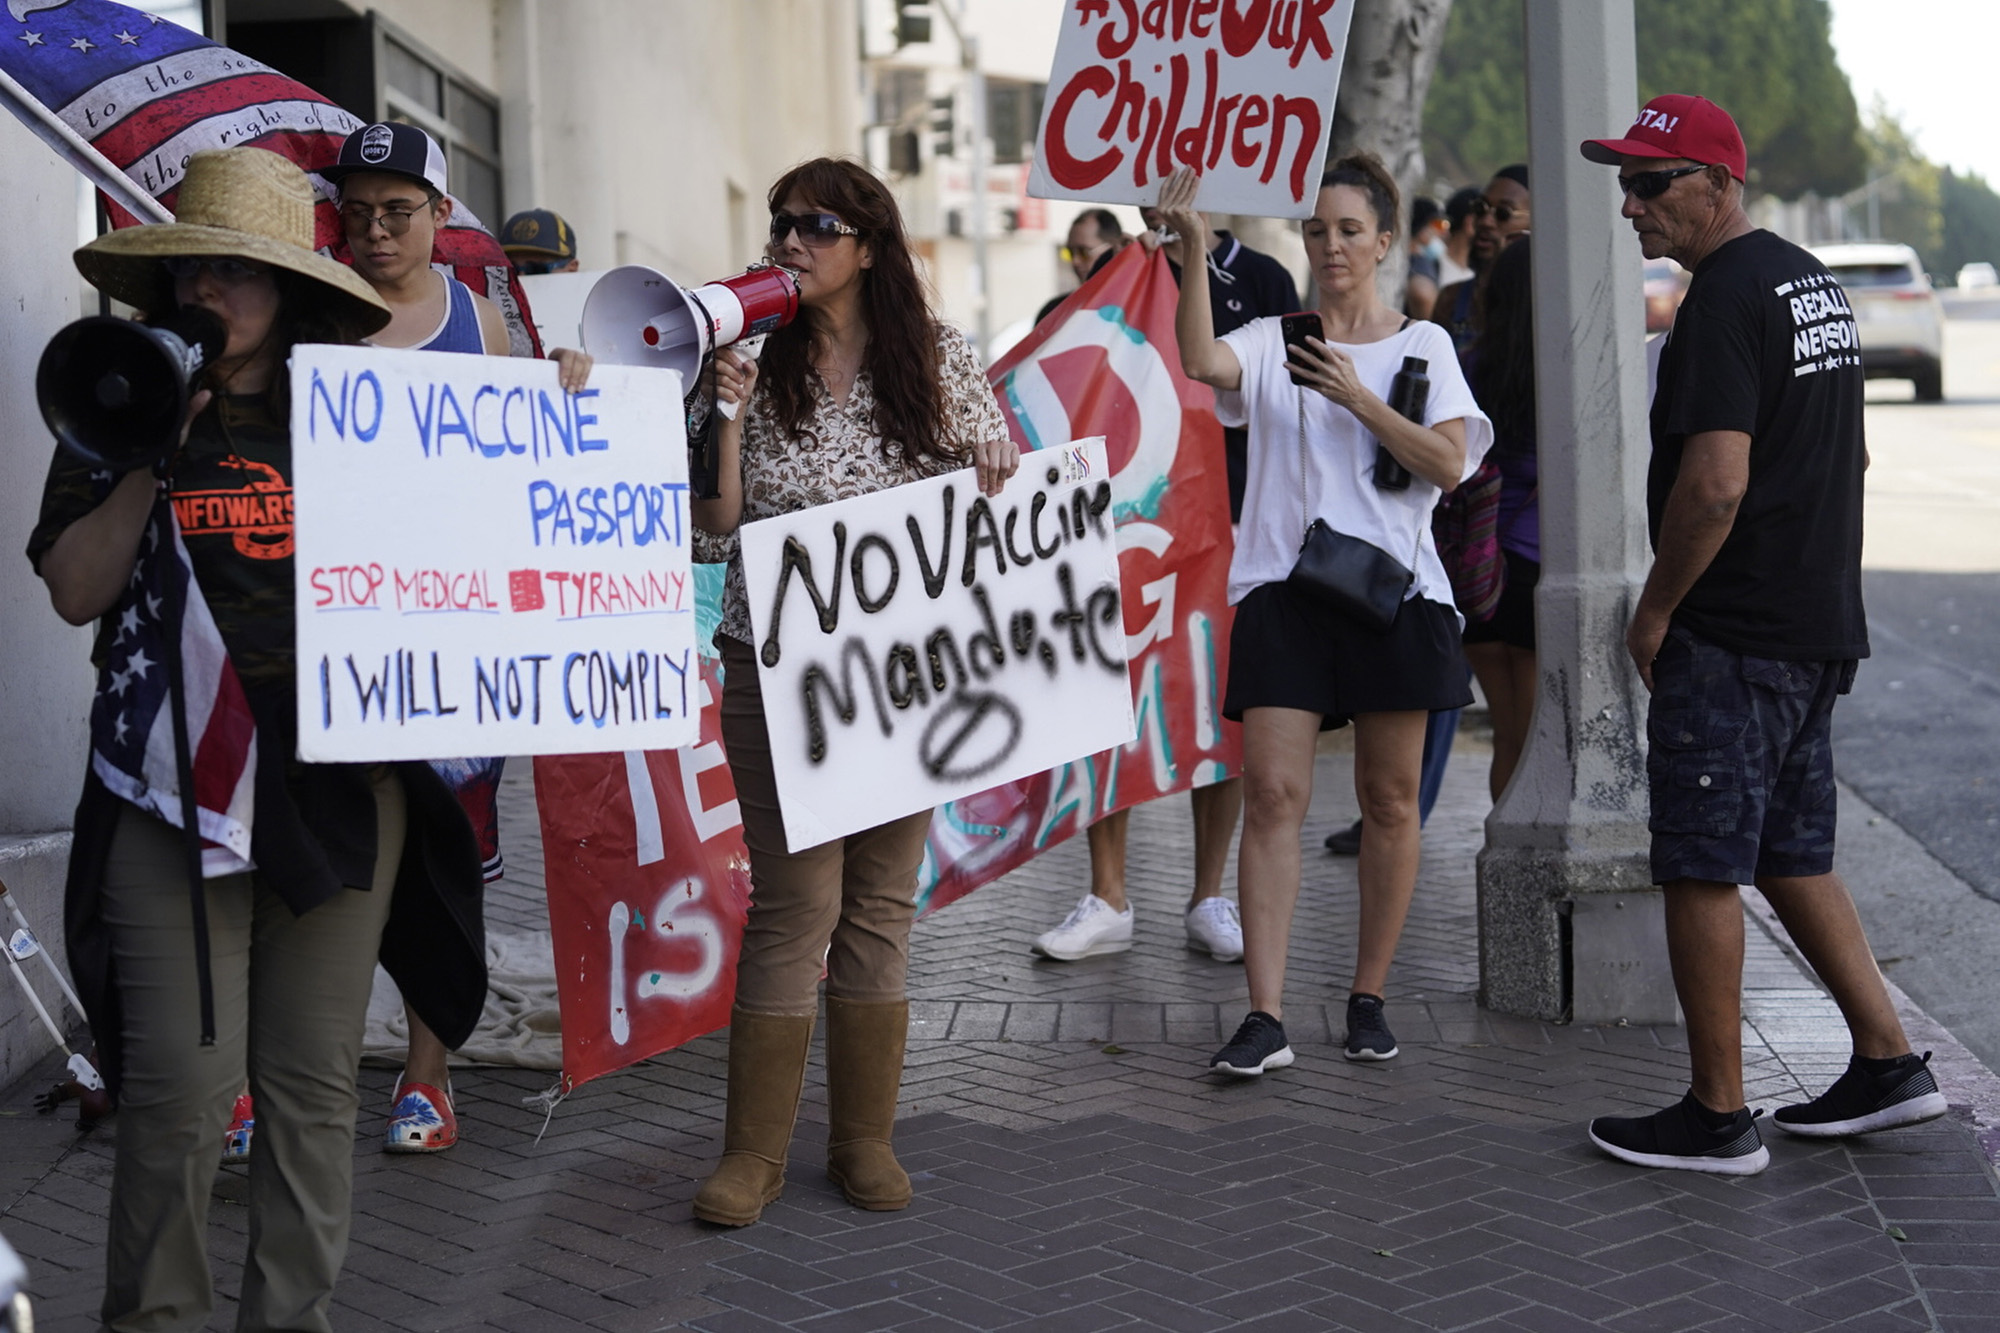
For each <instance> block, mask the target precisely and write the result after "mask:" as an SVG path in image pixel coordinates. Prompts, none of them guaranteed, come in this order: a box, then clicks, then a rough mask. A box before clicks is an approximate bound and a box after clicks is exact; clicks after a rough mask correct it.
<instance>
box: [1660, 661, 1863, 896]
mask: <svg viewBox="0 0 2000 1333" xmlns="http://www.w3.org/2000/svg"><path fill="white" fill-rule="evenodd" d="M1856 665H1857V664H1856V663H1855V662H1852V661H1844V662H1781V661H1776V660H1774V659H1772V658H1768V657H1748V656H1745V655H1744V654H1741V653H1736V652H1731V651H1730V650H1729V649H1727V648H1723V647H1719V646H1718V645H1716V644H1713V643H1709V642H1707V641H1706V640H1704V639H1701V638H1697V637H1696V636H1695V635H1693V634H1691V633H1689V632H1688V631H1687V630H1685V629H1683V628H1681V627H1680V626H1678V625H1676V626H1674V627H1673V628H1671V629H1669V630H1668V631H1667V638H1666V641H1665V642H1664V643H1662V644H1661V645H1660V655H1659V658H1658V659H1657V660H1656V661H1655V662H1654V663H1653V698H1652V705H1651V708H1650V710H1649V712H1648V714H1647V718H1646V730H1647V738H1648V740H1649V741H1650V742H1651V744H1650V746H1649V749H1648V753H1647V756H1646V776H1647V779H1648V781H1649V785H1650V786H1651V788H1652V799H1653V807H1652V815H1651V818H1650V819H1649V821H1648V824H1647V827H1648V828H1649V829H1650V830H1651V831H1652V834H1653V857H1652V860H1653V882H1654V883H1656V884H1665V883H1668V882H1670V881H1672V880H1677V879H1702V880H1711V881H1715V882H1718V883H1723V884H1751V883H1754V882H1755V881H1756V880H1757V879H1758V878H1760V877H1764V876H1773V877H1778V878H1804V877H1809V876H1813V875H1824V874H1826V873H1827V872H1828V871H1830V870H1832V869H1833V842H1834V824H1835V817H1836V814H1837V812H1838V800H1837V797H1836V793H1835V790H1834V784H1833V734H1832V733H1833V704H1834V700H1835V699H1837V698H1838V697H1839V696H1841V695H1843V694H1846V693H1847V692H1848V690H1849V689H1851V688H1852V687H1853V685H1854V671H1855V667H1856Z"/></svg>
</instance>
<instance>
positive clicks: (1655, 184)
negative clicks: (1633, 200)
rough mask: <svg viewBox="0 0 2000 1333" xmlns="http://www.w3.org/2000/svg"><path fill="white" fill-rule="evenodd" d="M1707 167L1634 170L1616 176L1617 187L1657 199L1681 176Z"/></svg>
mask: <svg viewBox="0 0 2000 1333" xmlns="http://www.w3.org/2000/svg"><path fill="white" fill-rule="evenodd" d="M1707 170H1708V167H1707V166H1705V165H1702V166H1692V167H1670V168H1668V169H1667V170H1665V171H1635V172H1633V173H1632V174H1631V175H1629V176H1620V177H1619V178H1618V188H1619V189H1621V190H1623V191H1624V192H1625V193H1627V194H1632V195H1637V196H1638V197H1639V198H1640V199H1642V200H1644V199H1658V198H1659V197H1660V196H1661V195H1663V194H1665V193H1666V192H1667V187H1668V186H1669V185H1672V184H1673V183H1674V182H1675V181H1677V180H1679V179H1680V178H1681V177H1683V176H1692V175H1694V174H1695V173H1696V172H1697V171H1707Z"/></svg>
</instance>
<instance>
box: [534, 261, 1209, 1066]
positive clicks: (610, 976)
mask: <svg viewBox="0 0 2000 1333" xmlns="http://www.w3.org/2000/svg"><path fill="white" fill-rule="evenodd" d="M1177 297H1178V289H1177V287H1176V285H1175V282H1174V277H1173V273H1172V271H1171V270H1170V269H1169V268H1168V267H1167V261H1166V258H1165V257H1164V256H1163V255H1162V254H1161V253H1159V252H1158V251H1152V250H1147V249H1145V248H1143V247H1141V246H1138V245H1132V246H1128V247H1127V248H1126V249H1125V251H1124V252H1123V253H1121V254H1120V255H1118V257H1117V258H1116V259H1114V260H1113V261H1112V262H1111V263H1110V264H1107V265H1106V266H1105V267H1104V269H1103V270H1102V271H1101V272H1100V273H1099V274H1098V275H1097V276H1096V277H1095V278H1094V279H1092V280H1091V282H1090V283H1089V284H1087V285H1086V286H1085V287H1084V288H1083V289H1082V290H1080V291H1078V292H1077V293H1076V294H1075V295H1073V296H1072V297H1070V299H1069V300H1068V301H1066V302H1065V303H1064V304H1063V305H1062V306H1061V307H1060V308H1059V309H1058V310H1057V311H1056V312H1055V313H1054V314H1052V315H1050V316H1049V318H1048V319H1046V320H1044V321H1043V322H1042V324H1041V325H1040V326H1039V327H1037V328H1036V330H1035V331H1034V332H1033V333H1032V334H1030V335H1029V336H1028V338H1027V339H1025V340H1024V341H1023V342H1021V343H1020V344H1018V345H1017V346H1016V347H1015V348H1014V349H1013V350H1012V351H1011V352H1009V353H1008V354H1007V355H1006V356H1005V357H1003V358H1002V359H1001V360H1000V361H999V362H998V363H997V364H995V365H994V366H993V368H992V369H991V370H990V371H989V372H988V376H989V378H990V379H991V380H992V382H993V387H994V393H995V394H996V396H997V397H998V398H999V401H1000V407H1001V411H1002V412H1003V414H1004V415H1005V416H1006V418H1007V423H1008V428H1009V429H1010V430H1011V431H1012V432H1013V435H1014V438H1015V440H1016V441H1017V442H1018V443H1019V444H1020V446H1021V447H1022V449H1024V450H1028V449H1039V448H1042V447H1044V446H1052V445H1058V444H1063V443H1066V442H1068V441H1070V440H1072V439H1079V438H1082V437H1084V436H1089V435H1103V436H1104V437H1105V440H1106V444H1107V446H1108V448H1109V453H1110V462H1111V468H1112V504H1113V511H1114V514H1115V516H1116V520H1117V525H1118V545H1119V574H1120V584H1121V595H1122V598H1123V603H1124V609H1125V634H1126V640H1127V647H1128V651H1129V656H1130V669H1131V673H1132V691H1133V699H1134V702H1135V705H1136V711H1137V713H1138V717H1139V736H1138V739H1137V740H1135V741H1133V742H1132V743H1131V744H1130V745H1126V746H1123V747H1120V748H1119V749H1117V750H1113V751H1109V752H1107V753H1104V754H1099V755H1093V756H1091V757H1089V758H1087V759H1080V760H1076V761H1074V762H1072V763H1068V764H1064V765H1062V766H1061V767H1059V768H1056V769H1053V770H1051V771H1050V772H1047V773H1041V774H1037V775H1036V776H1034V777H1032V778H1027V779H1024V780H1022V781H1019V782H1013V783H1008V784H1005V785H1003V786H1000V787H995V788H992V789H991V790H988V791H984V792H981V793H979V794H978V795H976V796H971V797H967V798H965V799H963V800H958V801H953V802H951V803H950V804H948V805H945V806H942V807H940V808H939V810H938V812H937V814H936V815H935V817H934V818H933V819H932V821H931V831H930V840H929V846H928V847H927V849H926V852H925V856H924V863H923V868H922V870H921V871H920V872H919V878H918V887H917V893H918V898H917V905H918V910H919V912H930V911H935V910H936V909H938V908H940V907H943V906H945V905H946V904H948V903H952V902H955V901H957V900H958V899H960V898H962V897H964V896H965V895H966V894H968V893H970V892H972V891H973V890H974V889H976V888H978V887H980V886H981V885H982V884H986V883H989V882H991V881H992V880H994V879H997V878H999V877H1000V876H1001V875H1004V874H1006V873H1007V872H1008V871H1010V870H1012V869H1014V868H1015V867H1017V866H1019V865H1021V864H1023V863H1024V862H1026V861H1028V860H1029V859H1031V858H1033V857H1034V856H1036V855H1038V854H1039V853H1041V852H1043V851H1045V850H1047V849H1048V848H1049V847H1052V846H1054V845H1055V844H1056V843H1058V842H1061V841H1063V840H1064V839H1065V838H1068V837H1071V836H1073V835H1074V834H1076V833H1078V832H1080V831H1081V830H1083V829H1084V828H1087V827H1088V826H1089V825H1090V824H1091V823H1093V822H1094V821H1096V820H1097V819H1099V818H1100V817H1102V816H1103V815H1106V814H1109V813H1110V812H1112V811H1114V810H1120V809H1124V808H1125V807H1127V806H1133V805H1139V804H1143V803H1144V802H1146V801H1150V800H1153V799H1154V798H1156V797H1159V796H1165V795H1169V794H1171V793H1173V792H1178V791H1185V790H1187V789H1188V788H1190V787H1196V786H1203V785H1206V784H1208V783H1211V782H1217V781H1221V780H1222V779H1224V778H1227V777H1231V776H1234V775H1235V774H1237V773H1238V772H1240V771H1241V767H1242V755H1241V747H1240V738H1239V736H1238V732H1237V728H1236V727H1235V726H1234V725H1233V724H1229V723H1226V722H1224V721H1223V719H1222V712H1221V706H1222V687H1223V683H1224V681H1225V680H1226V678H1227V674H1228V669H1229V626H1230V615H1231V613H1230V609H1229V606H1228V603H1227V600H1226V588H1227V583H1228V575H1229V557H1230V551H1231V542H1230V533H1229V490H1228V484H1227V481H1226V479H1225V474H1224V465H1223V456H1222V430H1221V428H1220V427H1219V426H1218V425H1217V424H1216V420H1215V413H1214V402H1213V397H1212V395H1211V393H1210V391H1209V390H1208V389H1207V388H1205V387H1203V386H1202V385H1199V384H1196V383H1194V382H1192V381H1191V380H1189V379H1187V377H1186V376H1184V375H1183V374H1182V373H1181V369H1180V354H1179V351H1178V349H1177V348H1176V346H1175V343H1174V333H1173V329H1174V306H1175V302H1176V300H1177ZM702 574H703V577H702V578H701V579H700V580H699V583H700V589H699V591H700V603H699V604H700V607H701V620H700V625H699V629H698V632H697V635H696V637H697V640H698V642H699V643H700V644H701V645H702V651H703V657H702V662H701V676H702V694H701V699H702V716H701V740H700V742H699V743H698V744H696V745H694V746H691V747H688V748H687V749H683V750H672V751H657V752H650V753H645V754H637V753H634V754H628V755H623V756H620V755H575V756H559V757H554V758H550V757H542V758H538V759H537V760H535V793H536V799H537V803H538V805H539V806H540V809H541V818H542V845H543V850H544V853H545V856H546V862H547V873H548V891H549V919H550V925H551V928H552V930H553V932H554V937H555V939H554V944H555V957H556V975H557V982H558V987H559V990H560V992H561V998H562V1014H563V1079H564V1084H565V1086H566V1087H574V1086H576V1085H577V1084H579V1083H583V1082H586V1081H588V1080H589V1079H592V1078H595V1077H597V1076H598V1075H600V1074H606V1073H609V1072H611V1071H612V1070H615V1069H619V1068H622V1067H623V1066H625V1065H628V1064H631V1063H633V1062H634V1061H637V1060H643V1059H645V1058H646V1057H648V1056H650V1055H654V1054H657V1053H659V1052H660V1051H664V1050H670V1049H672V1048H673V1047H675V1046H678V1045H680V1044H682V1043H683V1042H686V1041H689V1040H691V1039H693V1038H695V1037H698V1036H700V1035H702V1034H703V1033H706V1032H712V1031H714V1030H715V1029H717V1028H719V1027H722V1026H723V1025H725V1024H726V1023H727V1022H728V1021H729V1008H730V1002H731V998H732V996H733V993H734V990H735V979H736V973H735V966H736V951H737V945H738V942H739V941H740V939H741V937H742V930H743V920H744V914H745V911H746V908H747V904H748V903H749V897H750V864H749V856H748V854H747V853H746V852H745V850H744V847H743V839H742V831H741V827H740V824H739V821H738V816H737V812H736V803H735V793H734V790H733V788H732V786H731V784H730V779H729V768H728V764H727V762H726V759H725V757H724V755H723V753H722V745H721V723H720V716H719V706H720V702H721V697H722V680H721V663H720V660H719V659H718V658H717V657H715V656H714V655H713V649H712V647H711V646H710V640H711V635H712V632H713V629H714V626H715V623H716V620H717V619H718V617H719V607H718V603H719V600H720V593H721V582H722V580H721V577H720V574H721V571H720V568H719V567H703V568H702ZM1026 947H1027V942H1026V941H1025V940H1024V941H1023V942H1022V948H1024V949H1025V948H1026Z"/></svg>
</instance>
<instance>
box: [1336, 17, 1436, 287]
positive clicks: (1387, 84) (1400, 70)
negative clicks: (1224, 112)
mask: <svg viewBox="0 0 2000 1333" xmlns="http://www.w3.org/2000/svg"><path fill="white" fill-rule="evenodd" d="M1450 17H1451V0H1354V22H1353V24H1352V26H1350V27H1349V28H1348V31H1347V56H1346V59H1345V61H1344V62H1343V64H1342V65H1341V71H1340V97H1339V100H1338V101H1337V102H1336V103H1335V105H1334V109H1333V138H1332V141H1331V142H1330V143H1329V144H1328V145H1327V156H1328V160H1329V161H1331V160H1333V159H1335V158H1338V157H1340V156H1341V155H1342V154H1344V153H1351V152H1355V151H1357V150H1364V149H1365V150H1366V151H1368V152H1371V153H1374V154H1375V155H1376V156H1377V157H1379V158H1381V159H1382V161H1383V162H1385V163H1387V164H1388V167H1389V171H1390V173H1391V174H1392V175H1394V176H1395V178H1396V184H1397V186H1398V188H1400V189H1401V190H1402V192H1403V216H1402V217H1399V218H1397V219H1395V226H1396V235H1397V239H1398V241H1399V242H1401V241H1406V240H1408V239H1409V221H1410V219H1409V207H1410V200H1411V198H1412V197H1414V196H1415V194H1416V193H1417V191H1418V190H1419V189H1421V188H1422V187H1423V184H1424V174H1425V173H1424V145H1423V128H1424V98H1425V96H1426V95H1427V94H1428V93H1429V92H1430V88H1431V74H1432V72H1433V71H1435V70H1436V69H1437V62H1438V53H1439V52H1440V51H1441V50H1442V49H1443V48H1444V28H1445V20H1446V19H1448V18H1450ZM1408 269H1409V250H1408V247H1407V246H1405V245H1403V244H1400V243H1399V244H1397V245H1394V246H1392V247H1390V250H1389V258H1388V259H1387V260H1385V261H1384V262H1383V264H1382V270H1381V275H1380V279H1379V285H1380V288H1381V291H1382V299H1383V300H1384V301H1387V302H1388V303H1389V304H1390V305H1392V306H1395V307H1397V308H1399V309H1400V308H1401V307H1402V304H1403V282H1404V279H1405V277H1406V276H1407V274H1408Z"/></svg>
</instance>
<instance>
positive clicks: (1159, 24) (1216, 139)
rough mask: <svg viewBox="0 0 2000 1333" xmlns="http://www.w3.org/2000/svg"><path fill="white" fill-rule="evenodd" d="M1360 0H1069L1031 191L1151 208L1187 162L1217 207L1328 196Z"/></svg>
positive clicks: (1273, 207)
mask: <svg viewBox="0 0 2000 1333" xmlns="http://www.w3.org/2000/svg"><path fill="white" fill-rule="evenodd" d="M1353 16H1354V0H1065V3H1064V6H1063V26H1062V35H1061V36H1060V37H1059V38H1058V39H1057V43H1056V59H1055V66H1054V68H1053V69H1052V70H1051V71H1050V73H1049V90H1048V97H1047V100H1046V102H1045V103H1044V105H1043V109H1042V125H1041V131H1040V133H1039V134H1038V135H1037V136H1036V139H1035V167H1034V172H1033V175H1032V176H1031V177H1030V179H1029V184H1028V193H1030V194H1032V195H1036V196H1038V197H1040V198H1044V199H1087V200H1090V201H1092V202H1096V203H1118V204H1152V203H1154V202H1156V201H1157V200H1158V198H1159V194H1160V182H1161V181H1162V180H1164V179H1165V178H1166V177H1167V176H1168V175H1170V174H1172V173H1173V171H1174V170H1175V169H1176V168H1178V167H1183V166H1186V167H1192V168H1193V169H1194V170H1195V171H1196V172H1198V173H1199V174H1200V175H1201V177H1202V186H1201V198H1200V204H1201V207H1202V208H1204V209H1209V210H1212V211H1215V212H1219V213H1247V214H1257V215H1261V216H1265V217H1277V218H1303V217H1308V216H1310V215H1311V213H1312V206H1313V200H1314V198H1315V196H1317V195H1318V193H1319V176H1320V167H1321V164H1322V163H1323V162H1324V161H1325V158H1326V144H1327V138H1328V136H1329V135H1330V134H1331V133H1332V131H1333V99H1334V95H1335V93H1336V92H1337V91H1338V90H1339V87H1340V64H1341V60H1342V58H1343V57H1344V56H1345V55H1346V51H1347V25H1348V22H1349V20H1351V19H1352V18H1353Z"/></svg>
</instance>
